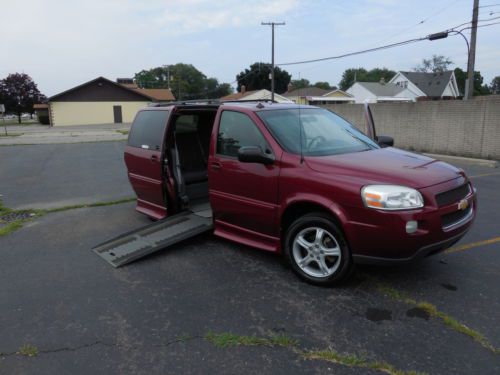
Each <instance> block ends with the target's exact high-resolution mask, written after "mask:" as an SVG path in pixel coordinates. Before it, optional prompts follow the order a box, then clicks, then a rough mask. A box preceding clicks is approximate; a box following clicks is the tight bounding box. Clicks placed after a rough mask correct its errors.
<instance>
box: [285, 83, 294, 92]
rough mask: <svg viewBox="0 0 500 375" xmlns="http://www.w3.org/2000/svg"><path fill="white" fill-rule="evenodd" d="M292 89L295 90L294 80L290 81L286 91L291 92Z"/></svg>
mask: <svg viewBox="0 0 500 375" xmlns="http://www.w3.org/2000/svg"><path fill="white" fill-rule="evenodd" d="M292 90H293V85H292V82H290V83H289V84H288V86H287V89H286V91H288V92H290V91H292Z"/></svg>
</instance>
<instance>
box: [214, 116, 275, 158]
mask: <svg viewBox="0 0 500 375" xmlns="http://www.w3.org/2000/svg"><path fill="white" fill-rule="evenodd" d="M243 146H260V147H261V148H262V151H265V150H266V149H268V148H269V146H268V145H267V142H266V140H265V139H264V136H263V135H262V133H261V132H260V131H259V129H257V125H255V123H254V122H253V121H252V119H251V118H250V117H248V116H247V115H246V114H244V113H240V112H233V111H224V112H222V115H221V119H220V125H219V134H218V137H217V153H218V154H220V155H225V156H231V157H237V156H238V150H239V149H240V147H243Z"/></svg>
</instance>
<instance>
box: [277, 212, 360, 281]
mask: <svg viewBox="0 0 500 375" xmlns="http://www.w3.org/2000/svg"><path fill="white" fill-rule="evenodd" d="M284 253H285V256H286V258H287V259H288V262H289V263H290V265H291V267H292V269H293V271H294V272H295V273H296V274H297V275H298V276H300V277H301V278H302V279H304V280H306V281H308V282H310V283H312V284H316V285H333V284H335V283H338V282H339V281H341V280H342V279H343V278H345V277H346V276H348V275H349V274H350V273H351V272H350V271H351V270H352V267H353V263H352V259H351V254H350V251H349V247H348V246H347V241H346V240H345V238H344V236H343V234H342V232H341V231H340V229H339V228H338V227H337V225H335V224H334V222H333V220H332V219H331V217H329V216H328V215H324V214H321V213H314V214H308V215H305V216H303V217H301V218H299V219H297V220H295V221H294V222H293V223H292V225H291V226H290V227H289V228H288V230H287V232H286V237H285V242H284Z"/></svg>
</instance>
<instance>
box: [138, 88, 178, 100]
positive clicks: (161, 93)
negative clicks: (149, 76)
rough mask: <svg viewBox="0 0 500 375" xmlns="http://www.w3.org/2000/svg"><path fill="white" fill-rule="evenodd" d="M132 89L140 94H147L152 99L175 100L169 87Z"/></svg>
mask: <svg viewBox="0 0 500 375" xmlns="http://www.w3.org/2000/svg"><path fill="white" fill-rule="evenodd" d="M132 90H134V91H137V92H139V93H141V94H144V95H147V96H149V97H150V98H152V99H153V100H159V101H169V100H175V97H174V95H173V94H172V91H170V90H169V89H140V88H133V89H132Z"/></svg>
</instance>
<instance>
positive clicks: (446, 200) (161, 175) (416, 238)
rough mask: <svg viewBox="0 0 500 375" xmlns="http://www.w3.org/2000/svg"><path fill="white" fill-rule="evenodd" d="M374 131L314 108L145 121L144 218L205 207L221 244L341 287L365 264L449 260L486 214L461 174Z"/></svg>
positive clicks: (268, 106) (188, 110)
mask: <svg viewBox="0 0 500 375" xmlns="http://www.w3.org/2000/svg"><path fill="white" fill-rule="evenodd" d="M367 118H369V119H370V120H372V119H371V114H370V113H369V112H368V113H367ZM369 134H371V135H372V138H370V137H368V136H367V135H365V134H363V133H362V132H360V131H359V130H357V129H356V128H355V127H354V126H353V125H351V124H350V123H349V122H347V121H346V120H345V119H343V118H342V117H340V116H338V115H337V114H335V113H333V112H330V111H328V110H326V109H322V108H317V107H313V106H304V105H301V106H299V105H296V104H277V103H269V102H267V103H265V102H249V103H244V102H238V103H236V102H227V103H223V104H182V103H178V104H172V105H165V106H158V107H152V108H147V109H143V110H141V111H139V112H138V113H137V115H136V117H135V120H134V122H133V124H132V127H131V131H130V134H129V138H128V144H127V146H126V148H125V163H126V165H127V169H128V178H129V180H130V183H131V184H132V187H133V189H134V191H135V193H136V194H137V208H136V209H137V210H138V211H139V212H141V213H144V214H146V215H148V216H150V217H151V218H154V219H164V218H166V217H170V216H173V215H176V214H179V213H182V212H185V211H187V210H191V211H196V209H195V208H196V206H198V205H203V204H204V205H205V206H206V207H209V211H210V214H211V215H210V216H211V217H212V219H211V220H213V228H214V234H215V235H217V236H220V237H223V238H226V239H229V240H232V241H236V242H239V243H242V244H245V245H249V246H252V247H256V248H259V249H262V250H266V251H270V252H274V253H281V254H283V255H284V256H285V257H286V259H287V260H288V262H289V264H290V265H291V268H292V269H293V271H294V272H295V273H296V274H297V275H298V276H300V277H301V278H303V279H304V280H306V281H308V282H311V283H314V284H334V283H337V282H339V281H340V280H342V279H343V278H345V277H347V276H348V275H349V274H350V273H351V270H352V268H353V265H354V264H355V263H375V264H388V263H389V264H391V263H392V264H400V263H406V262H410V261H414V260H417V259H420V258H423V257H426V256H429V255H432V254H435V253H438V252H440V251H443V250H444V249H446V248H448V247H450V246H451V245H453V244H454V243H455V242H457V241H458V240H459V239H460V238H461V237H462V236H463V235H464V234H465V233H466V232H467V231H468V230H469V228H470V227H471V225H472V222H473V220H474V217H475V214H476V191H475V189H474V187H473V185H472V183H471V182H470V180H469V179H468V178H467V176H466V175H465V173H464V171H463V170H461V169H458V168H456V167H454V166H452V165H449V164H447V163H444V162H442V161H438V160H435V159H432V158H429V157H426V156H423V155H419V154H416V153H412V152H408V151H405V150H399V149H397V148H393V147H387V146H391V145H392V144H393V141H392V138H390V137H377V136H376V135H375V131H374V129H373V130H372V131H371V132H370V133H369ZM148 233H150V232H148ZM185 237H186V236H184V237H183V238H185Z"/></svg>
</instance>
